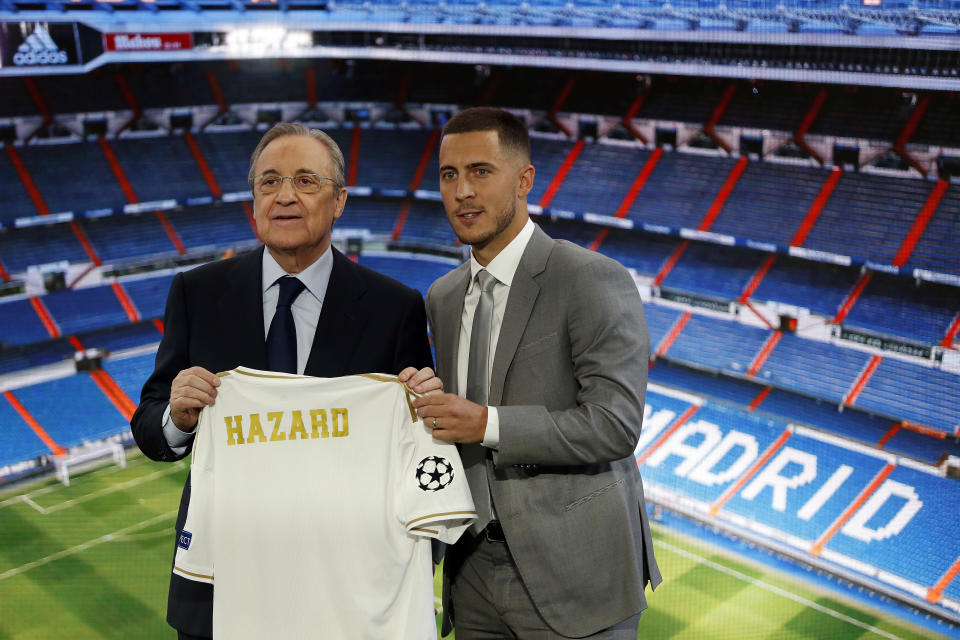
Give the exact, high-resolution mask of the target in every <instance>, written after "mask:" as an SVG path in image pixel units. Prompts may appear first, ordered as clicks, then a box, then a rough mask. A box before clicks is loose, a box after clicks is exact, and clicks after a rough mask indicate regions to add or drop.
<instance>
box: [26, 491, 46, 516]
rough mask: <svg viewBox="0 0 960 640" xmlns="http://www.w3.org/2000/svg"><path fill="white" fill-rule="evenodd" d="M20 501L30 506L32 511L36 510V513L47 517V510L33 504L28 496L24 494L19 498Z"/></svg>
mask: <svg viewBox="0 0 960 640" xmlns="http://www.w3.org/2000/svg"><path fill="white" fill-rule="evenodd" d="M20 499H21V500H22V501H23V502H26V503H27V504H28V505H30V506H31V507H33V508H34V509H36V510H37V511H39V512H40V513H42V514H43V515H47V510H46V509H44V508H43V507H41V506H40V505H38V504H37V503H36V502H34V501H33V500H31V499H30V496H28V495H26V494H24V495H22V496H20Z"/></svg>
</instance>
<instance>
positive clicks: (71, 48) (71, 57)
mask: <svg viewBox="0 0 960 640" xmlns="http://www.w3.org/2000/svg"><path fill="white" fill-rule="evenodd" d="M0 56H2V66H3V67H55V66H63V65H73V64H80V57H79V55H78V52H77V30H76V25H75V23H72V22H71V23H54V22H0Z"/></svg>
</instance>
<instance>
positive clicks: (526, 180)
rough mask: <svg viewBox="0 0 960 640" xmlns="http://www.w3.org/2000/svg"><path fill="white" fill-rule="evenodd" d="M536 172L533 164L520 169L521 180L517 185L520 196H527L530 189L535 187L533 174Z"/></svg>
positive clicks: (518, 195)
mask: <svg viewBox="0 0 960 640" xmlns="http://www.w3.org/2000/svg"><path fill="white" fill-rule="evenodd" d="M535 173H536V169H534V168H533V165H532V164H528V165H527V166H525V167H524V168H523V169H521V170H520V180H519V185H518V186H517V197H518V198H521V199H523V198H526V197H527V194H528V193H530V190H531V189H533V176H534V174H535Z"/></svg>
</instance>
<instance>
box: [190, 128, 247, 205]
mask: <svg viewBox="0 0 960 640" xmlns="http://www.w3.org/2000/svg"><path fill="white" fill-rule="evenodd" d="M261 135H262V134H261V133H260V132H258V131H224V132H218V133H205V134H198V135H197V136H195V138H196V141H197V146H198V147H200V151H201V152H202V153H203V158H204V160H205V161H206V162H207V165H208V166H209V167H210V171H211V172H212V173H213V176H214V178H215V179H216V181H217V184H218V186H219V187H220V189H221V190H222V191H223V192H224V193H235V192H242V191H249V190H250V185H249V184H248V183H247V173H248V171H249V169H250V154H251V153H252V152H253V149H254V148H255V147H256V146H257V142H258V141H259V140H260V136H261ZM195 164H196V163H194V165H195ZM191 166H193V165H191Z"/></svg>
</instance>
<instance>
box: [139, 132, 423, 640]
mask: <svg viewBox="0 0 960 640" xmlns="http://www.w3.org/2000/svg"><path fill="white" fill-rule="evenodd" d="M249 182H250V187H251V189H252V190H253V199H254V206H253V210H254V218H255V221H256V225H257V232H258V234H259V236H260V239H261V240H262V241H263V243H264V245H265V246H264V247H260V249H258V250H256V251H253V252H250V253H247V254H244V255H241V256H238V257H236V258H231V259H229V260H223V261H220V262H216V263H212V264H208V265H205V266H202V267H198V268H196V269H193V270H191V271H186V272H183V273H180V274H178V275H177V276H176V277H175V278H174V279H173V283H172V284H171V287H170V293H169V295H168V297H167V308H166V313H165V316H164V325H165V332H164V336H163V340H162V341H161V343H160V348H159V350H158V351H157V359H156V367H155V370H154V372H153V374H152V375H151V376H150V378H149V379H148V380H147V382H146V384H145V385H144V387H143V392H142V394H141V397H140V406H139V407H138V408H137V411H136V413H135V414H134V416H133V419H132V421H131V428H132V430H133V435H134V437H135V438H136V441H137V444H138V445H139V446H140V449H141V450H142V451H143V452H144V453H145V454H146V455H147V456H149V457H150V458H152V459H154V460H164V461H174V460H179V459H181V458H183V457H184V456H186V455H187V453H188V449H189V445H190V444H191V443H192V439H193V431H194V429H195V428H196V424H197V419H198V416H199V413H200V410H201V409H202V408H203V407H204V406H207V405H210V404H212V403H213V402H214V399H215V398H216V395H217V389H216V388H217V387H218V386H219V384H220V382H219V379H218V378H217V376H216V375H215V374H216V372H218V371H225V370H228V369H232V368H234V367H236V366H238V365H244V366H247V367H251V368H255V369H267V370H273V371H287V372H290V373H306V374H307V375H313V376H322V377H334V376H341V375H349V374H354V373H370V372H386V373H393V372H397V371H400V372H401V373H400V378H401V380H404V381H406V382H407V383H408V385H409V386H411V387H412V388H413V389H414V390H415V391H418V392H421V393H426V392H429V391H435V390H437V389H439V388H440V387H441V383H440V380H439V378H436V377H434V375H433V370H432V369H430V367H431V366H432V357H431V355H430V347H429V343H428V340H427V333H426V316H425V313H424V307H423V300H422V298H421V297H420V294H419V293H417V292H416V291H415V290H413V289H409V288H407V287H405V286H403V285H401V284H400V283H398V282H396V281H394V280H391V279H389V278H387V277H385V276H382V275H380V274H378V273H376V272H374V271H371V270H369V269H366V268H364V267H361V266H359V265H356V264H354V263H353V262H351V261H350V260H349V259H348V258H346V257H344V256H343V255H342V254H341V253H340V252H338V251H337V250H336V249H334V248H333V247H331V246H330V237H331V231H332V229H333V225H334V222H335V221H336V220H337V219H338V218H339V217H340V216H341V214H342V213H343V209H344V205H345V204H346V200H347V192H346V190H345V188H344V160H343V154H342V153H341V151H340V149H339V148H338V147H337V144H336V143H335V142H334V141H333V140H332V139H331V138H330V137H329V136H327V135H326V134H324V133H323V132H321V131H318V130H309V129H307V128H306V127H303V126H302V125H295V124H280V125H277V126H275V127H274V128H272V129H270V130H269V131H268V132H267V133H266V134H265V135H264V136H263V138H262V140H261V141H260V144H259V145H258V146H257V148H256V150H255V151H254V153H253V156H252V157H251V160H250V173H249ZM401 369H403V370H402V371H401ZM189 502H190V481H189V478H188V480H187V483H186V486H185V487H184V490H183V497H182V498H181V501H180V513H179V515H178V516H177V523H176V529H177V535H179V532H180V531H181V530H182V528H183V524H184V519H185V517H186V509H187V505H188V504H189ZM212 603H213V588H212V587H211V586H210V585H206V584H201V583H197V582H191V581H188V580H184V579H183V578H180V577H179V576H176V575H174V576H172V578H171V582H170V593H169V599H168V604H167V621H168V622H169V623H170V625H171V626H173V627H175V628H176V629H177V630H178V633H179V637H180V638H198V637H199V638H205V637H210V636H211V635H212V617H213V616H212V611H213V604H212Z"/></svg>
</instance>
